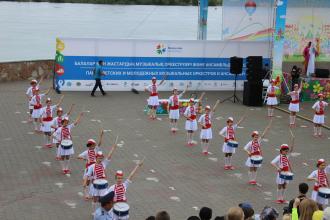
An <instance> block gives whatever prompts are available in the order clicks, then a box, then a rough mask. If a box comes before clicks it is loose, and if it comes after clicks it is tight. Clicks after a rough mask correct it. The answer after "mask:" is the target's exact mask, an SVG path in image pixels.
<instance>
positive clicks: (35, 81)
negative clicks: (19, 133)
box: [25, 77, 43, 122]
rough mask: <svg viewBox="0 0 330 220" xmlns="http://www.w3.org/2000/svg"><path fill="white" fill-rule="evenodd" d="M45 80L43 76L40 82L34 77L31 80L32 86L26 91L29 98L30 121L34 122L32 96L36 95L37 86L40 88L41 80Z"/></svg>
mask: <svg viewBox="0 0 330 220" xmlns="http://www.w3.org/2000/svg"><path fill="white" fill-rule="evenodd" d="M42 80H43V77H41V79H40V82H39V83H38V81H37V80H35V79H32V80H31V82H30V85H31V86H30V87H29V88H28V89H27V91H26V93H25V94H26V98H27V100H28V106H29V122H32V112H33V105H31V103H30V101H31V99H32V96H33V95H34V90H35V89H36V88H39V86H40V84H41V82H42Z"/></svg>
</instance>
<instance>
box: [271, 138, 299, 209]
mask: <svg viewBox="0 0 330 220" xmlns="http://www.w3.org/2000/svg"><path fill="white" fill-rule="evenodd" d="M291 141H292V144H291V147H289V146H288V145H287V144H282V145H281V147H280V155H278V156H277V157H275V158H274V159H273V160H272V162H271V165H272V166H273V167H274V168H275V169H276V171H277V176H276V184H277V200H276V203H278V204H282V203H288V201H286V200H285V199H284V194H285V190H286V186H287V184H288V183H289V181H287V180H284V179H282V178H280V173H281V172H292V168H291V165H290V161H289V155H288V154H289V153H291V152H292V150H293V146H294V136H292V139H291Z"/></svg>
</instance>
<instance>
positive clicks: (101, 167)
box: [26, 71, 330, 220]
mask: <svg viewBox="0 0 330 220" xmlns="http://www.w3.org/2000/svg"><path fill="white" fill-rule="evenodd" d="M99 73H100V74H102V72H100V71H99ZM41 81H42V80H41ZM164 81H165V79H163V80H162V81H161V82H160V83H159V84H157V79H156V77H153V78H152V83H151V84H150V85H149V86H147V87H146V89H145V91H147V92H148V93H149V98H148V105H149V108H150V111H149V118H150V120H155V119H156V118H157V116H156V114H157V107H158V105H159V98H158V96H159V93H158V87H159V86H161V85H162V84H163V82H164ZM40 83H41V82H39V83H38V82H37V81H36V80H32V81H31V86H30V87H29V88H28V90H27V92H26V95H27V99H28V104H29V109H30V121H31V122H33V124H34V130H35V132H36V133H43V134H44V136H45V144H44V146H45V147H49V148H52V146H53V145H55V146H56V160H58V161H59V163H60V165H61V169H62V170H61V171H62V173H63V174H65V175H68V174H70V173H71V169H70V159H71V157H72V155H74V147H73V142H72V135H71V130H72V129H73V128H75V127H76V126H77V125H78V124H79V123H80V121H81V119H82V117H83V114H84V112H80V113H79V115H78V117H77V119H76V120H75V121H73V122H70V118H69V117H70V115H71V113H72V111H73V107H74V105H72V106H71V108H70V110H69V111H68V112H67V113H66V114H64V113H63V112H64V111H63V109H62V108H61V106H60V105H61V103H62V102H63V100H64V96H61V98H60V99H59V101H58V103H57V104H56V105H52V100H51V99H50V98H46V96H47V95H48V94H49V92H50V88H49V89H48V90H47V91H46V92H44V93H42V92H41V93H40V89H39V87H40ZM278 89H279V88H278V87H276V84H275V81H274V80H271V84H270V85H269V87H268V89H267V97H266V99H267V100H266V101H267V105H268V117H269V123H268V125H267V127H266V128H264V130H263V131H262V133H261V134H260V133H259V132H258V131H257V130H252V131H251V139H250V140H249V141H248V142H247V144H246V145H245V147H244V148H243V149H244V151H245V152H246V153H247V160H246V163H245V165H246V166H247V167H248V171H247V172H248V177H249V180H248V184H250V185H258V183H257V171H258V168H260V167H261V166H262V163H263V162H265V161H263V154H262V141H263V138H264V137H265V136H266V135H267V132H268V131H269V129H270V128H271V125H272V121H273V117H274V107H275V106H276V105H277V104H278V101H277V97H276V91H277V90H278ZM187 90H188V86H187V87H186V89H185V90H184V91H183V92H182V93H180V94H179V92H178V89H176V88H174V89H173V94H172V95H171V96H170V97H169V99H168V113H169V119H170V132H171V133H172V134H173V135H175V134H176V133H177V131H178V127H177V123H178V121H179V120H180V112H179V110H180V98H181V97H182V96H183V95H184V93H185V92H186V91H187ZM300 92H301V85H300V86H299V85H298V84H295V85H294V89H293V91H291V92H289V95H290V96H291V103H290V105H289V111H290V112H291V114H290V116H289V125H290V129H289V131H290V134H291V140H290V144H282V145H281V146H280V152H279V155H277V156H276V157H275V158H274V159H273V160H272V161H271V162H270V163H271V165H272V166H273V167H274V169H276V171H277V176H276V184H277V197H276V203H278V204H287V203H288V201H287V200H286V199H285V191H286V188H287V185H288V183H289V182H290V181H291V180H292V179H293V173H292V169H291V164H290V160H289V155H290V153H291V152H292V150H293V148H294V140H295V136H294V133H293V132H292V130H291V129H293V128H295V118H296V114H297V113H298V112H299V93H300ZM204 95H205V93H202V94H201V96H200V97H199V98H198V99H196V100H195V99H193V98H191V99H190V100H189V105H188V106H187V107H186V108H185V111H184V113H183V117H184V119H185V130H186V145H187V146H194V145H196V144H197V142H196V141H195V140H194V134H195V133H196V132H197V130H198V129H199V128H200V135H199V138H200V143H201V149H202V155H203V156H207V155H209V151H208V149H209V145H210V142H211V140H212V138H213V133H212V118H213V116H214V113H215V111H216V109H217V107H218V106H219V104H220V100H217V101H216V103H215V104H214V105H213V107H211V106H209V105H206V106H205V108H204V110H203V111H202V112H201V111H200V109H199V105H200V102H201V101H202V99H203V97H204ZM323 98H324V96H323V94H319V100H318V101H317V102H316V103H315V104H314V105H313V107H312V108H313V109H314V110H315V114H314V118H313V122H314V136H315V137H322V130H321V128H322V125H323V124H324V113H325V107H326V106H327V105H328V103H327V102H325V101H324V100H323ZM43 99H46V100H45V106H44V107H43V101H42V100H43ZM198 114H200V117H199V119H197V115H198ZM245 118H246V117H245V114H244V115H243V116H242V117H241V118H240V119H239V120H238V121H237V122H235V120H234V118H233V117H228V118H227V120H226V126H225V127H223V129H221V130H220V132H219V136H220V137H222V138H223V139H224V143H223V146H222V153H223V155H224V159H223V161H224V170H225V171H228V170H235V169H236V168H235V166H233V156H234V154H235V152H236V150H237V147H238V142H237V138H236V132H237V131H236V129H237V128H238V126H239V125H240V124H241V123H243V121H244V120H245ZM103 135H104V131H103V130H102V129H101V131H100V137H99V140H98V142H96V141H95V140H94V139H88V140H87V141H86V147H87V150H85V151H84V152H82V153H81V154H79V156H78V159H81V160H84V161H86V165H85V171H84V174H83V190H84V198H85V200H92V205H93V214H94V216H95V218H94V219H95V220H99V219H127V218H128V216H129V215H128V209H129V207H128V205H127V203H126V202H127V197H126V191H127V188H128V186H129V184H130V183H131V180H132V178H133V176H134V175H135V173H136V172H137V170H138V168H139V167H141V166H142V164H143V160H142V161H140V162H139V163H138V164H137V165H136V167H135V168H134V169H133V170H132V172H131V173H130V174H129V176H128V178H127V179H126V180H124V174H123V172H122V171H121V170H118V171H117V172H116V174H115V179H116V183H115V184H114V185H112V186H109V184H108V181H107V177H106V172H105V170H106V168H107V167H108V165H109V164H110V161H111V158H112V156H113V154H114V152H115V150H116V148H117V140H118V137H117V138H116V139H115V141H114V143H113V145H112V147H111V150H110V152H109V153H108V154H107V155H106V156H105V155H104V154H103V152H102V151H103V150H102V148H101V145H102V142H103ZM329 172H330V167H329V166H328V165H327V163H326V161H325V160H324V159H319V160H318V161H317V170H315V171H313V172H312V173H311V174H310V176H308V180H310V181H315V186H314V189H313V194H312V198H311V200H310V199H306V203H307V201H308V202H309V203H308V204H309V205H307V206H308V207H307V208H309V206H311V204H316V205H315V207H319V208H321V209H322V208H323V206H325V205H327V204H328V199H327V198H328V197H327V196H330V192H329V191H322V190H324V189H326V190H329V189H328V187H329V183H328V179H327V173H329ZM304 203H305V201H301V200H299V201H298V199H296V201H294V202H293V205H292V206H293V208H292V212H290V213H291V214H292V219H295V216H296V215H297V214H296V213H299V212H298V211H297V210H298V209H297V207H298V206H299V207H305V205H304ZM116 206H117V207H116ZM118 206H120V207H118ZM246 210H249V211H251V210H253V209H252V206H251V205H250V204H247V203H242V204H240V206H239V207H232V208H230V209H229V210H228V213H227V217H226V218H227V219H233V220H236V219H238V220H240V219H249V218H244V216H250V214H251V213H252V212H246ZM312 210H313V212H315V211H317V210H318V209H316V208H312ZM299 211H300V213H305V212H304V211H303V210H300V209H299ZM117 212H119V214H118V213H117ZM123 213H125V214H126V215H125V216H124V217H125V218H124V217H123V216H122V215H123ZM203 213H204V214H205V213H207V214H205V215H208V216H210V217H208V218H207V217H203V216H204V214H203ZM244 213H245V215H244ZM248 213H249V214H248ZM253 213H254V211H253ZM253 213H252V214H253ZM200 214H201V216H200V217H197V216H195V217H193V216H192V217H189V219H211V216H212V210H210V209H208V208H203V209H202V210H201V213H200ZM312 214H313V213H312ZM118 215H119V216H121V217H120V218H115V217H114V216H118ZM271 215H274V218H273V217H265V216H271ZM277 216H278V213H277V211H276V210H275V209H273V208H270V207H266V208H265V209H264V210H263V211H262V212H261V213H260V219H265V220H266V219H267V220H268V219H269V220H272V219H276V218H277ZM152 218H153V217H150V218H148V219H152ZM169 218H170V217H169V214H168V213H166V212H160V213H158V214H157V215H156V216H155V219H157V220H161V219H169ZM223 218H224V217H217V218H215V219H223ZM300 219H302V218H300ZM304 219H308V218H304Z"/></svg>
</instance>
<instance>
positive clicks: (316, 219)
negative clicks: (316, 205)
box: [312, 210, 324, 220]
mask: <svg viewBox="0 0 330 220" xmlns="http://www.w3.org/2000/svg"><path fill="white" fill-rule="evenodd" d="M323 219H324V218H323V211H320V210H318V211H316V212H314V214H313V217H312V220H323Z"/></svg>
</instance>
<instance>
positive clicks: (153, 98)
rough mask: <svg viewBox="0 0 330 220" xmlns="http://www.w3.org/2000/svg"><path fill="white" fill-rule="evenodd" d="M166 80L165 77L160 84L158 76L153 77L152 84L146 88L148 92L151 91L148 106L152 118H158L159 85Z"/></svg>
mask: <svg viewBox="0 0 330 220" xmlns="http://www.w3.org/2000/svg"><path fill="white" fill-rule="evenodd" d="M164 81H165V78H164V79H163V80H162V81H161V82H160V83H159V84H157V79H156V77H152V79H151V82H152V84H151V85H149V86H147V87H146V88H145V89H144V90H145V91H146V92H149V93H150V96H149V99H148V106H149V108H150V111H149V117H150V119H153V120H154V119H156V109H157V106H158V105H159V100H158V86H160V85H162V84H163V82H164Z"/></svg>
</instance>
